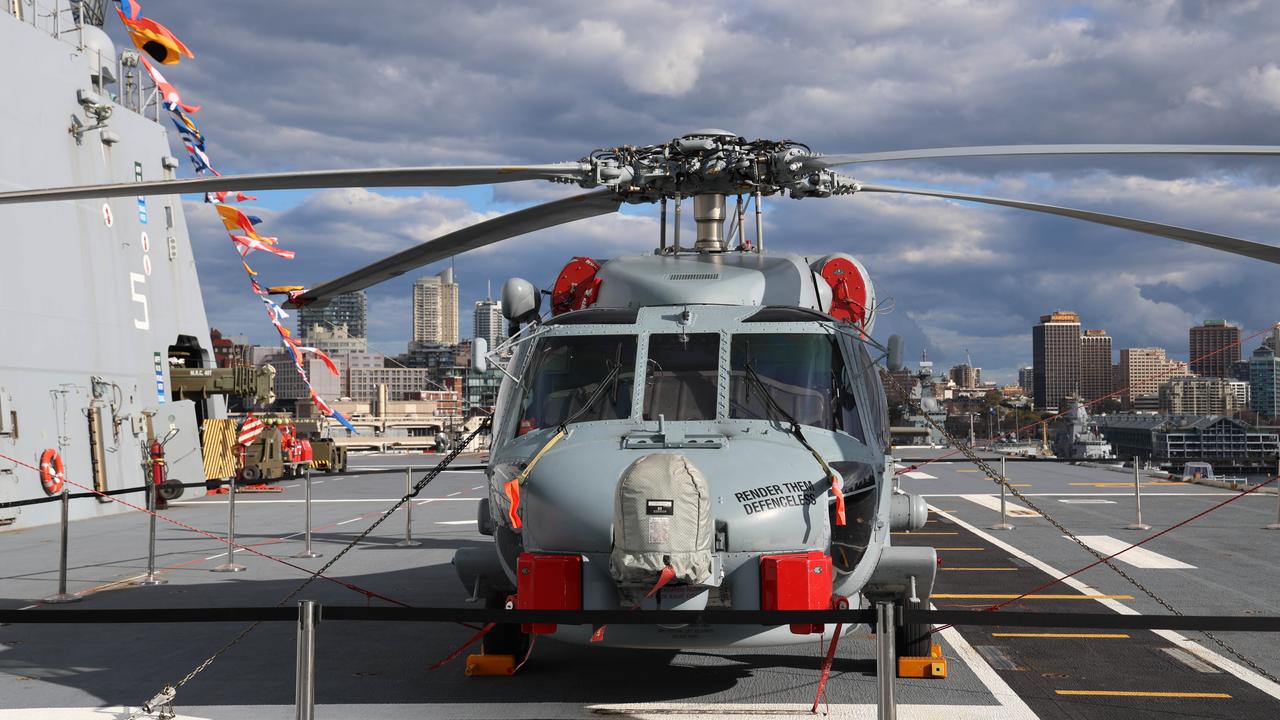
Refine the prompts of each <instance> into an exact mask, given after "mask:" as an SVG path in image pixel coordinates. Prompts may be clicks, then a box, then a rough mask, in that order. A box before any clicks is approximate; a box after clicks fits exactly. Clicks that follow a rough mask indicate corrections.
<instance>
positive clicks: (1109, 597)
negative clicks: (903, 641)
mask: <svg viewBox="0 0 1280 720" xmlns="http://www.w3.org/2000/svg"><path fill="white" fill-rule="evenodd" d="M930 597H935V598H946V599H949V600H1013V599H1019V600H1132V599H1133V596H1132V595H1025V596H1024V595H982V594H970V593H934V594H933V595H931V596H930Z"/></svg>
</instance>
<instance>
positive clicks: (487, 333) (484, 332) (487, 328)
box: [472, 298, 507, 350]
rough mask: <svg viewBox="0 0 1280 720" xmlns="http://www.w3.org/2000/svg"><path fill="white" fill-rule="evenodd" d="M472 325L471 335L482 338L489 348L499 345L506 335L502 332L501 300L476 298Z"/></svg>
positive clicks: (503, 326) (503, 324)
mask: <svg viewBox="0 0 1280 720" xmlns="http://www.w3.org/2000/svg"><path fill="white" fill-rule="evenodd" d="M472 326H473V329H474V332H473V334H472V337H476V338H484V339H485V342H487V343H489V349H490V350H492V349H494V348H496V347H498V346H499V345H501V344H502V341H503V340H505V339H506V335H507V334H506V333H505V332H503V330H504V329H505V328H506V322H505V321H504V318H503V317H502V302H501V301H499V300H494V299H492V298H487V299H485V300H477V301H476V310H475V316H474V318H473V319H472Z"/></svg>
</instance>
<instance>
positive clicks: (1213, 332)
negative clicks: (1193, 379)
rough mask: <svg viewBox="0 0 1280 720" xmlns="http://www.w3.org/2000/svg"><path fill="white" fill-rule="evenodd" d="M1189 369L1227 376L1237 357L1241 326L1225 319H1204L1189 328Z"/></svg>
mask: <svg viewBox="0 0 1280 720" xmlns="http://www.w3.org/2000/svg"><path fill="white" fill-rule="evenodd" d="M1189 344H1190V350H1191V354H1190V358H1191V372H1193V373H1195V374H1196V375H1199V376H1201V377H1216V378H1229V377H1231V374H1232V372H1231V371H1232V366H1233V365H1234V364H1235V363H1236V362H1238V361H1239V360H1240V328H1239V327H1238V326H1236V325H1228V324H1227V322H1226V321H1225V320H1205V321H1204V324H1203V325H1196V326H1193V327H1192V328H1191V333H1190V343H1189Z"/></svg>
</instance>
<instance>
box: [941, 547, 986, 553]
mask: <svg viewBox="0 0 1280 720" xmlns="http://www.w3.org/2000/svg"><path fill="white" fill-rule="evenodd" d="M934 550H937V551H938V552H943V551H945V550H955V551H961V550H963V551H970V550H972V551H978V550H986V548H981V547H966V548H934Z"/></svg>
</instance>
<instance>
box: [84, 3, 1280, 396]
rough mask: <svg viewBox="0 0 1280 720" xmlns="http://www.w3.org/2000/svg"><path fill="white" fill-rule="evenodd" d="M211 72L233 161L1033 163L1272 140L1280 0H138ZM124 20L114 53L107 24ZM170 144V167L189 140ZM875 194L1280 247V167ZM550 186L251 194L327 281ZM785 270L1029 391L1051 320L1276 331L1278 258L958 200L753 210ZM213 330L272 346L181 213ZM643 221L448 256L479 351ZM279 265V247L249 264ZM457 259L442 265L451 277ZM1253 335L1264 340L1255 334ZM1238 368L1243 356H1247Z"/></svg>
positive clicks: (221, 147)
mask: <svg viewBox="0 0 1280 720" xmlns="http://www.w3.org/2000/svg"><path fill="white" fill-rule="evenodd" d="M142 5H143V10H144V14H146V15H148V16H150V17H152V18H154V19H156V20H158V21H160V22H162V23H164V24H166V25H167V26H169V27H170V28H171V29H172V30H173V31H174V32H175V33H176V34H177V35H178V36H179V37H181V38H182V39H183V40H184V41H185V42H186V43H187V44H188V45H190V46H191V48H192V49H193V50H194V51H195V53H196V58H195V60H184V61H183V62H182V64H181V65H179V66H176V67H171V68H167V69H166V71H165V72H166V75H167V77H168V79H169V80H170V81H172V82H173V83H174V84H175V85H177V86H178V87H179V88H180V89H181V90H182V92H183V99H184V100H185V101H186V102H188V103H194V104H199V105H202V106H203V107H204V109H203V110H202V111H201V112H200V113H199V114H198V116H197V119H198V121H199V122H200V123H201V126H202V128H203V130H204V132H205V134H206V136H207V137H208V139H209V148H208V149H209V153H210V155H211V157H212V158H213V160H214V162H215V165H216V166H217V167H218V168H219V170H221V171H222V172H224V173H236V172H255V171H258V172H261V171H280V170H290V169H321V168H337V167H373V166H393V165H402V164H404V165H432V164H464V163H480V164H492V163H509V162H515V163H526V162H528V163H532V162H556V161H562V160H576V159H578V158H580V157H582V156H583V155H585V154H587V153H588V152H589V151H590V150H592V149H594V148H599V147H609V146H615V145H621V144H648V143H657V142H663V141H666V140H669V139H671V138H673V137H676V136H678V135H681V134H683V133H685V132H688V131H690V130H693V129H697V128H703V127H721V128H726V129H729V130H732V131H734V132H736V133H738V134H741V135H744V136H746V137H748V138H756V137H767V138H776V139H782V138H790V139H796V140H800V141H803V142H805V143H807V144H809V145H810V146H812V147H813V148H814V149H815V150H818V151H821V152H826V153H836V152H858V151H875V150H889V149H901V148H912V147H946V146H957V145H987V144H1014V143H1070V142H1090V143H1115V142H1136V143H1224V144H1235V143H1239V144H1277V145H1280V50H1277V48H1280V8H1277V7H1276V6H1275V5H1274V4H1273V3H1270V2H1267V1H1266V0H1253V1H1246V2H1229V1H1222V2H1192V1H1190V0H1188V1H1186V2H1176V1H1173V0H1166V1H1164V2H1130V1H1118V2H1085V3H1055V2H1047V1H1045V0H1034V1H1029V2H965V1H961V0H954V1H947V2H908V1H904V0H885V1H878V0H877V1H868V0H861V1H860V2H856V3H853V2H846V3H803V4H796V3H781V2H759V3H753V2H743V1H742V0H738V1H736V2H724V3H715V2H700V3H666V2H634V1H631V2H612V1H598V2H593V3H590V4H584V3H580V2H547V1H541V2H536V3H534V2H529V3H508V2H493V1H484V0H467V1H466V2H456V3H454V2H414V3H406V2H393V1H390V0H363V1H362V2H359V3H352V2H338V1H337V0H294V1H285V0H273V1H272V2H265V3H262V2H248V1H242V0H223V1H222V2H218V3H198V4H195V3H190V2H181V1H179V0H144V1H143V3H142ZM108 28H109V29H110V31H111V32H112V33H113V35H115V36H116V37H117V38H120V40H119V41H123V33H122V32H121V30H120V27H119V22H118V21H117V20H116V19H114V18H111V19H110V20H109V22H108ZM175 155H178V156H182V155H183V153H182V152H181V148H180V147H175ZM856 175H857V176H858V177H859V178H861V179H865V180H870V181H877V182H887V183H895V184H900V185H907V184H915V185H918V186H932V187H947V188H952V189H959V190H962V191H968V192H976V193H981V194H986V195H997V196H1003V197H1015V198H1020V199H1027V200H1033V201H1038V202H1046V203H1053V204H1059V205H1067V206H1072V207H1079V208H1085V209H1090V210H1097V211H1101V212H1107V213H1114V214H1120V215H1128V216H1131V217H1139V218H1144V219H1151V220H1157V221H1161V222H1165V223H1171V224H1176V225H1186V226H1190V227H1194V228H1198V229H1204V230H1210V231H1213V232H1219V233H1224V234H1229V235H1236V236H1238V237H1244V238H1248V239H1251V240H1256V241H1261V242H1268V243H1272V244H1280V237H1276V233H1275V232H1274V229H1275V228H1276V227H1277V226H1278V225H1280V223H1278V222H1277V221H1280V193H1277V184H1278V183H1280V159H1277V158H1270V159H1263V160H1256V161H1246V160H1239V159H1236V160H1209V159H1170V158H1166V159H1155V158H1145V159H1130V160H1126V161H1118V160H1116V159H1114V158H1101V159H1064V158H1030V159H1028V158H1024V159H998V160H997V159H986V160H961V159H955V160H947V161H931V162H919V161H916V162H900V163H885V164H880V165H876V166H870V165H864V166H858V168H857V171H856ZM565 192H566V188H565V187H564V186H559V185H550V184H545V185H544V184H527V183H526V184H521V185H505V186H494V187H478V188H469V189H461V190H455V189H449V190H444V191H430V192H424V191H421V190H392V191H377V192H371V191H366V190H358V189H355V190H330V191H320V192H313V193H303V192H275V193H262V194H261V195H260V200H259V201H258V202H256V203H252V204H251V205H252V206H253V207H254V212H256V213H257V214H259V215H261V216H262V217H263V218H264V219H265V223H264V225H263V226H262V229H263V230H264V232H266V233H267V234H270V235H277V236H279V237H280V238H281V241H282V245H283V246H285V247H288V248H292V249H295V250H296V251H297V253H298V257H297V259H296V260H293V261H291V262H286V261H283V260H277V259H275V258H266V259H260V260H258V261H257V263H256V267H257V269H258V270H259V271H260V272H261V273H262V275H263V277H264V278H266V279H267V281H268V282H269V283H272V284H285V283H293V282H298V283H303V284H315V283H316V282H318V281H322V280H325V279H328V278H330V277H333V276H335V275H338V274H340V273H342V272H345V271H347V270H349V269H351V268H353V267H357V266H360V265H363V264H365V263H368V262H371V261H373V260H376V259H378V258H380V257H382V256H383V255H386V254H389V253H392V252H395V251H398V250H401V249H404V248H406V247H409V246H411V245H413V244H415V243H419V242H422V241H425V240H428V239H430V238H433V237H436V236H438V235H440V234H442V233H444V232H448V231H450V230H453V229H457V228H458V227H461V226H463V225H465V224H467V223H471V222H475V221H477V220H480V219H484V218H486V217H491V216H493V215H496V214H498V213H501V212H508V211H510V210H513V209H518V208H520V207H524V206H527V205H529V204H532V203H535V202H541V201H545V200H546V199H549V198H553V197H556V196H558V195H561V194H564V193H565ZM766 211H767V214H766V231H765V234H766V240H767V241H768V245H769V247H770V248H772V249H774V250H775V251H782V250H788V251H797V252H803V253H807V254H821V253H826V252H831V251H837V250H842V251H846V252H850V253H853V254H855V255H856V256H858V257H859V258H861V259H862V261H863V262H864V264H866V265H867V267H868V268H869V270H870V272H871V273H872V275H873V276H874V278H875V280H876V282H877V285H878V291H879V294H880V296H881V297H882V298H884V297H891V298H893V299H894V301H895V309H894V311H893V312H892V313H891V314H888V315H885V316H883V317H882V318H881V320H880V324H879V326H878V328H877V332H876V334H877V335H882V336H883V335H888V334H889V333H891V332H896V333H900V334H902V335H903V336H904V337H905V338H906V339H907V343H908V352H909V355H912V356H915V355H918V353H919V352H920V350H921V349H922V348H925V349H927V350H928V352H929V355H930V357H931V358H932V359H934V360H936V361H937V362H939V363H941V364H943V365H950V364H954V363H957V362H962V361H963V360H964V356H965V351H966V349H967V350H968V351H969V352H970V353H971V354H972V357H973V361H974V364H975V365H978V366H981V367H983V368H984V369H985V370H984V374H985V376H986V377H988V378H992V377H994V378H995V379H1000V380H1012V379H1014V376H1015V372H1016V368H1017V367H1018V366H1019V365H1023V364H1029V362H1030V358H1031V339H1030V327H1031V325H1032V324H1034V323H1035V322H1036V320H1037V317H1038V316H1039V315H1040V314H1042V313H1046V312H1049V311H1052V310H1054V309H1056V308H1064V309H1074V310H1076V311H1078V312H1079V313H1080V314H1081V316H1082V318H1083V320H1084V323H1085V325H1086V327H1094V328H1105V329H1107V330H1109V331H1110V332H1111V334H1112V335H1113V337H1114V338H1115V345H1116V347H1117V348H1120V347H1129V346H1143V345H1160V346H1164V347H1167V348H1169V350H1170V352H1171V354H1172V355H1173V356H1175V357H1181V358H1183V359H1185V358H1186V354H1187V328H1188V327H1189V326H1190V325H1191V324H1193V323H1195V322H1198V321H1200V320H1203V319H1205V318H1226V319H1228V320H1231V321H1233V322H1237V323H1239V324H1241V325H1242V326H1243V327H1244V328H1245V330H1246V333H1250V332H1253V331H1255V330H1260V329H1262V328H1264V327H1267V326H1269V325H1271V324H1273V323H1275V322H1276V321H1277V320H1280V312H1278V310H1280V307H1278V306H1277V303H1276V302H1275V298H1276V290H1275V288H1276V282H1275V281H1276V278H1277V274H1278V273H1280V268H1276V267H1275V266H1268V265H1266V264H1264V263H1262V262H1259V261H1254V260H1248V259H1244V258H1239V257H1236V256H1233V255H1227V254H1222V253H1217V252H1214V251H1212V250H1207V249H1203V248H1198V247H1194V246H1187V245H1182V244H1180V243H1177V242H1174V241H1171V240H1165V239H1161V238H1153V237H1148V236H1144V235H1139V234H1136V233H1132V232H1127V231H1123V230H1115V229H1109V228H1103V227H1100V226H1094V225H1089V224H1085V223H1079V222H1074V221H1070V220H1065V219H1061V218H1054V217H1047V216H1039V215H1036V214H1032V213H1026V212H1022V211H1018V210H1007V209H997V208H992V207H987V206H975V205H969V204H963V203H956V202H950V201H943V200H934V199H926V198H909V197H899V196H877V195H861V196H855V197H846V198H835V199H829V200H818V199H808V200H800V201H796V200H785V199H776V200H773V201H771V202H768V201H767V202H766ZM187 222H188V224H189V226H190V227H191V231H192V236H193V241H194V243H195V245H196V255H197V259H198V262H199V264H200V265H199V267H200V273H201V278H202V281H203V286H204V297H205V302H206V305H207V310H208V314H209V320H210V323H211V324H212V325H214V326H216V327H218V328H220V329H222V330H223V331H224V332H225V333H232V334H240V333H242V334H247V335H248V336H249V337H250V338H252V339H253V340H255V341H260V342H269V341H271V340H272V338H273V335H274V333H273V331H272V330H271V328H270V327H269V326H267V324H266V321H265V319H264V318H263V317H262V314H261V309H260V305H258V303H256V301H255V300H254V299H253V298H252V297H251V296H250V294H249V293H248V292H247V289H246V288H245V282H244V278H243V273H242V271H240V270H239V264H238V262H237V258H236V256H235V255H234V254H233V253H232V249H231V247H230V244H229V241H228V240H227V237H226V234H225V233H223V232H222V230H221V225H220V223H219V222H218V220H217V218H216V216H215V214H214V213H213V211H212V209H211V208H209V207H205V206H201V205H199V204H198V203H194V202H192V203H189V204H188V205H187ZM656 235H657V217H656V211H655V210H654V209H653V208H651V207H649V206H642V207H638V208H635V207H632V208H628V209H627V210H626V211H625V212H624V213H623V214H620V215H616V216H610V217H604V218H598V219H595V220H590V221H585V222H581V223H577V224H576V225H572V226H562V227H560V228H556V229H552V230H548V231H543V232H540V233H536V234H532V235H528V236H524V237H522V238H518V239H514V240H510V241H507V242H505V243H502V244H500V245H497V246H491V247H490V248H487V249H485V250H482V251H476V252H473V253H469V254H465V255H462V256H459V257H458V258H457V259H456V268H457V276H458V278H459V280H460V283H461V294H462V305H463V308H462V310H463V312H462V324H463V335H464V336H466V335H468V334H469V330H470V322H471V321H470V317H471V316H470V307H471V304H472V303H473V302H474V301H475V300H477V299H479V298H481V297H483V296H484V294H485V285H486V282H488V281H492V282H493V285H494V287H495V288H497V287H498V286H499V285H500V284H501V283H502V281H503V280H504V279H506V278H507V277H510V276H512V275H517V274H518V275H521V276H524V277H527V278H528V279H530V280H533V281H534V282H535V283H536V284H538V285H541V286H544V287H545V286H549V285H550V283H551V282H552V280H553V279H554V277H555V274H556V272H557V271H558V269H559V267H560V266H561V265H562V264H563V263H564V262H565V261H567V260H568V259H569V258H570V257H571V256H573V255H591V256H594V257H598V258H604V257H611V256H616V255H618V254H626V253H644V252H647V251H649V250H651V248H652V247H653V246H655V245H656ZM259 257H260V256H259ZM444 266H445V264H439V265H436V266H431V267H427V268H423V271H422V273H418V274H425V273H430V272H439V271H440V270H441V269H442V268H443V267H444ZM418 274H410V275H408V276H405V277H403V278H399V279H398V280H396V281H392V282H388V283H386V284H384V285H382V286H379V287H377V288H374V289H372V290H371V291H370V334H371V344H372V345H373V346H374V347H375V348H377V349H379V350H382V351H384V352H388V353H396V352H400V351H402V350H403V348H404V343H405V341H406V340H407V338H408V336H409V332H410V330H409V328H410V318H409V306H410V303H409V296H410V290H409V284H410V282H411V281H412V279H413V277H416V276H417V275H418ZM1256 344H1257V341H1256V340H1255V341H1251V342H1250V343H1249V344H1248V346H1247V349H1251V348H1252V347H1254V346H1256ZM1246 351H1247V350H1246Z"/></svg>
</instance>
